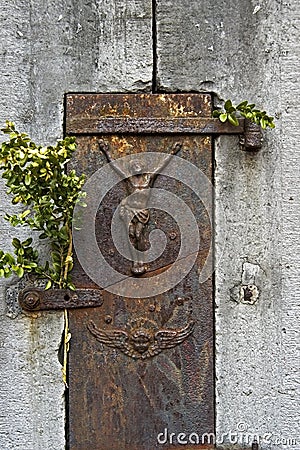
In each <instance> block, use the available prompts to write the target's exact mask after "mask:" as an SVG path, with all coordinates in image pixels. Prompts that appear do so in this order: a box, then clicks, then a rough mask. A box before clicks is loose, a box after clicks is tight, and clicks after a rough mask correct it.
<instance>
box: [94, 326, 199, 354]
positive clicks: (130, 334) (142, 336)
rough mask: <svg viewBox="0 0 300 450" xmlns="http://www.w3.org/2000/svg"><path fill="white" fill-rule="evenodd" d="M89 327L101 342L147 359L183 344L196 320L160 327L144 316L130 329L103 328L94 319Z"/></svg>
mask: <svg viewBox="0 0 300 450" xmlns="http://www.w3.org/2000/svg"><path fill="white" fill-rule="evenodd" d="M87 327H88V329H89V331H90V332H91V333H92V334H93V336H95V338H96V339H97V340H98V341H99V342H101V344H104V345H107V346H108V347H113V348H117V349H119V350H120V351H121V352H122V353H124V354H125V355H128V356H131V357H132V358H134V359H146V358H150V357H151V356H155V355H158V354H159V353H161V352H162V351H163V350H165V349H168V348H173V347H175V346H176V345H179V344H181V343H182V342H183V341H184V340H185V339H187V337H188V336H189V335H190V334H191V333H192V332H193V329H194V322H193V321H190V322H188V324H187V325H186V326H185V327H184V328H180V329H177V330H174V329H172V328H163V329H159V327H158V325H157V323H156V322H154V321H153V320H147V319H144V318H138V319H136V320H135V321H134V322H133V323H131V324H130V325H129V327H128V330H119V329H108V330H103V329H100V328H97V327H96V325H95V324H94V322H92V321H90V323H89V324H88V326H87Z"/></svg>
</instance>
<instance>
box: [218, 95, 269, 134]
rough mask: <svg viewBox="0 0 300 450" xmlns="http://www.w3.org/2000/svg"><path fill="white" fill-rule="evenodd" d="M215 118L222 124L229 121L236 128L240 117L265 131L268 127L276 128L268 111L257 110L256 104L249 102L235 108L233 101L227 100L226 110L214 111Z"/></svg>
mask: <svg viewBox="0 0 300 450" xmlns="http://www.w3.org/2000/svg"><path fill="white" fill-rule="evenodd" d="M213 117H218V118H219V119H220V121H221V122H226V121H228V122H230V123H231V124H232V125H234V126H238V125H239V121H238V118H239V117H245V118H246V119H249V120H250V121H251V122H254V123H256V124H257V125H260V126H261V127H262V128H263V129H265V128H267V127H270V128H275V124H274V117H271V116H269V115H268V114H267V113H266V111H261V110H260V109H257V108H256V107H255V104H254V103H251V104H249V103H248V101H247V100H245V101H243V102H241V103H239V104H238V105H237V106H234V105H233V104H232V101H231V100H227V101H226V102H225V104H224V110H219V109H216V110H214V111H213Z"/></svg>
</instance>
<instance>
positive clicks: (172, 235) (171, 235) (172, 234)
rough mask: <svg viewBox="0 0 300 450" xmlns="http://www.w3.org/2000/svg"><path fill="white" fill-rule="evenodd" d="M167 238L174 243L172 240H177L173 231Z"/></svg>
mask: <svg viewBox="0 0 300 450" xmlns="http://www.w3.org/2000/svg"><path fill="white" fill-rule="evenodd" d="M169 237H170V239H171V240H172V241H174V239H176V238H177V233H175V231H171V233H169Z"/></svg>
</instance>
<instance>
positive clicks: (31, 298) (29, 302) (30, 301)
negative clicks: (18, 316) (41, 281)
mask: <svg viewBox="0 0 300 450" xmlns="http://www.w3.org/2000/svg"><path fill="white" fill-rule="evenodd" d="M40 303H41V299H40V296H39V294H38V293H37V292H35V291H32V292H27V293H26V294H25V295H24V297H23V298H22V305H23V307H24V309H30V310H32V309H36V308H37V307H38V306H39V305H40Z"/></svg>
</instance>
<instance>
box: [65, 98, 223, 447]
mask: <svg viewBox="0 0 300 450" xmlns="http://www.w3.org/2000/svg"><path fill="white" fill-rule="evenodd" d="M162 99H163V100H162ZM210 110H211V104H210V96H209V95H207V94H205V95H203V96H202V95H198V94H193V95H191V96H189V95H187V94H184V95H179V94H176V95H175V94H174V95H164V96H156V95H145V94H141V95H136V96H135V95H128V96H127V95H103V96H102V95H95V96H93V95H89V96H80V95H70V96H68V98H67V111H66V117H67V130H68V131H70V130H72V134H73V133H75V134H77V142H78V151H77V157H76V161H75V163H72V164H73V167H76V169H77V170H78V171H79V172H81V171H82V172H85V173H87V174H88V175H89V176H91V175H92V174H93V173H94V172H95V171H96V170H97V169H98V168H100V167H105V164H107V158H106V156H105V154H104V153H105V152H104V150H103V149H104V146H105V145H106V146H107V148H109V152H110V156H111V159H112V160H118V159H119V158H121V157H123V156H126V155H132V154H138V155H140V154H146V153H149V152H153V154H155V153H158V152H159V153H165V154H169V153H170V151H171V150H170V149H174V148H176V149H177V150H178V153H177V157H178V158H180V160H178V161H179V162H180V161H182V162H184V164H187V166H185V167H189V166H188V164H189V163H192V164H193V165H194V166H195V167H196V168H197V170H200V171H201V173H202V176H203V177H205V179H207V180H212V145H211V137H210V136H204V135H201V134H195V133H192V134H184V133H179V134H178V133H168V132H166V134H164V133H158V134H155V133H151V134H149V133H148V132H147V129H145V128H138V129H137V131H136V133H123V131H124V127H123V126H122V127H121V130H122V131H121V132H120V133H117V132H114V134H113V133H107V134H105V133H103V134H101V136H99V135H98V133H97V134H93V133H94V131H93V130H94V128H92V127H89V126H88V125H86V124H88V123H89V118H90V117H91V120H96V121H97V124H101V120H102V118H103V119H105V117H106V116H110V117H111V116H113V117H118V119H121V118H122V115H123V116H125V117H127V118H128V116H129V117H131V116H134V117H135V118H138V117H160V118H164V117H165V118H168V117H169V118H170V117H171V118H172V117H178V116H180V117H183V118H184V117H185V115H187V116H188V117H189V118H193V117H203V116H204V117H207V116H208V115H209V114H210ZM72 117H75V118H76V117H77V118H78V117H84V127H83V126H82V124H83V122H80V123H79V124H78V128H74V127H75V125H74V124H75V123H76V121H75V120H74V121H72ZM76 120H77V119H76ZM70 124H71V125H70ZM93 126H94V125H93ZM97 126H98V125H97ZM85 127H86V128H85ZM91 130H92V131H91ZM98 130H99V128H98ZM89 133H91V134H89ZM99 144H100V145H99ZM176 146H177V147H176ZM177 150H176V151H177ZM179 165H180V164H179ZM70 167H72V166H71V165H70ZM178 170H179V169H178ZM191 173H192V172H191ZM191 173H189V170H188V169H186V173H185V174H184V175H183V179H184V180H188V178H189V177H190V178H191ZM184 180H181V179H180V177H178V178H177V179H176V178H173V177H171V176H168V166H167V167H166V170H165V173H163V174H159V175H158V176H157V178H156V179H155V181H154V187H155V188H160V189H164V190H165V191H167V192H168V193H169V194H170V195H171V194H173V195H175V196H176V198H178V200H180V201H182V202H184V204H185V205H187V207H188V208H189V210H190V211H191V212H192V215H193V217H194V219H195V223H196V226H197V230H198V233H199V239H200V241H199V242H200V245H199V248H198V249H196V250H193V251H192V253H193V252H194V253H195V263H194V265H193V267H192V269H191V270H190V271H189V273H188V274H187V275H186V276H185V277H184V278H183V279H182V280H180V281H179V282H178V283H177V284H176V285H174V286H173V287H172V288H170V289H168V290H166V291H163V292H161V293H159V294H157V295H155V296H154V295H153V296H149V295H148V296H147V297H140V298H136V297H134V295H133V294H134V293H133V292H132V291H130V289H129V290H128V291H126V294H125V295H118V294H117V293H115V292H111V291H110V290H109V289H110V287H107V288H106V289H105V290H104V291H102V297H103V305H102V306H101V308H90V309H80V310H76V311H75V310H72V311H70V313H69V314H70V330H71V333H72V340H71V345H70V354H69V444H68V445H69V448H70V449H71V450H87V449H90V448H91V449H93V450H154V449H160V448H165V449H168V448H172V449H173V448H182V442H181V440H182V439H184V438H183V434H182V433H184V434H185V435H186V436H188V439H191V441H190V444H192V445H191V447H192V448H202V449H205V448H212V447H213V445H212V444H211V443H210V442H207V440H205V436H206V437H207V436H208V435H209V434H210V433H214V382H213V297H212V279H211V277H208V278H207V279H206V280H205V281H204V280H202V282H200V281H199V274H200V273H201V271H202V269H203V267H204V264H205V262H206V260H207V257H208V256H209V254H210V250H211V240H212V224H211V217H212V211H211V204H212V186H211V185H209V184H207V186H210V187H207V189H204V190H203V192H201V199H199V196H197V195H196V193H195V192H194V191H193V189H192V188H191V186H192V181H195V180H191V184H190V185H189V183H185V182H183V181H184ZM129 181H130V180H129ZM127 196H128V180H127V181H126V179H125V180H120V181H119V182H117V183H116V184H115V185H114V186H113V187H112V188H111V189H109V191H108V193H107V195H106V196H105V197H104V199H103V201H102V202H101V204H100V205H99V208H98V211H97V215H96V226H95V228H96V232H95V235H96V240H97V245H98V246H99V248H100V249H101V252H102V254H103V257H104V259H105V261H106V262H107V263H108V264H109V266H110V267H112V268H113V269H114V270H115V271H119V272H120V273H121V274H122V276H124V277H125V279H126V280H127V279H128V280H133V282H134V283H135V282H136V283H137V285H138V282H139V280H141V279H142V280H148V281H149V282H150V283H151V282H152V281H151V280H152V279H153V280H156V278H155V277H157V276H159V275H161V276H163V275H164V274H165V273H166V271H167V270H168V269H169V268H171V267H173V266H174V265H175V261H176V258H177V255H178V253H179V252H180V248H181V246H182V245H183V244H182V240H183V237H182V229H181V228H180V226H179V225H178V223H177V222H176V220H175V219H174V217H172V215H171V214H168V213H167V212H165V211H163V210H160V209H159V208H155V207H153V208H149V211H148V210H145V209H144V210H142V211H141V212H140V213H139V214H138V216H137V217H138V220H139V221H140V222H138V221H136V222H135V224H136V228H135V229H134V230H135V233H136V231H137V229H138V227H139V226H140V225H139V224H140V223H142V224H143V225H144V226H143V227H142V228H143V232H144V239H145V242H146V243H147V242H148V238H149V235H150V233H151V231H153V230H157V229H159V230H160V231H161V232H162V233H164V235H165V241H166V242H165V243H166V246H165V250H164V251H163V253H162V254H161V255H160V256H159V257H158V258H157V259H155V260H153V261H150V262H147V264H144V263H141V262H140V261H138V262H139V265H136V266H135V265H134V262H133V263H132V262H130V261H129V260H128V259H127V258H126V257H124V256H122V255H121V254H119V252H118V250H117V248H116V247H115V245H114V241H113V238H112V235H111V223H112V218H113V215H114V212H115V211H116V208H117V206H118V205H119V204H122V201H124V199H125V198H126V197H127ZM124 205H125V206H124V207H125V208H126V207H127V204H126V203H125V204H124ZM135 220H136V219H135ZM185 231H186V230H185ZM89 239H90V237H89V235H87V236H84V242H83V243H82V245H83V246H84V245H85V243H86V244H87V245H88V240H89ZM132 239H135V241H134V242H135V243H136V246H138V244H139V243H140V241H138V240H137V234H135V235H134V236H133V237H132ZM141 248H142V247H141ZM91 253H93V252H91ZM90 257H91V259H90V264H91V265H93V266H95V265H97V259H96V260H95V255H93V254H91V255H90ZM88 261H89V260H88ZM209 264H210V267H208V272H210V273H212V267H211V264H212V262H211V261H210V262H209ZM85 269H86V267H85ZM140 269H143V270H140ZM138 270H140V273H138ZM86 272H88V271H86V270H84V269H83V268H82V267H81V265H80V264H79V262H78V261H77V262H76V264H75V267H74V272H73V273H74V281H75V284H76V286H77V287H78V288H84V289H86V288H91V289H96V288H97V284H96V283H95V281H92V279H91V277H90V276H89V273H86ZM176 275H178V274H176ZM158 279H160V278H158ZM155 283H156V284H157V283H158V282H156V281H155V282H153V291H154V290H155V289H156V288H157V286H156V285H155ZM99 289H100V288H99ZM180 433H181V434H180ZM165 435H166V436H167V437H166V439H165V438H164V436H165ZM178 436H179V437H178ZM190 436H192V437H190ZM197 436H198V441H197ZM202 436H204V437H203V439H202ZM163 440H165V441H166V442H162V441H163ZM187 448H189V446H187Z"/></svg>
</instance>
